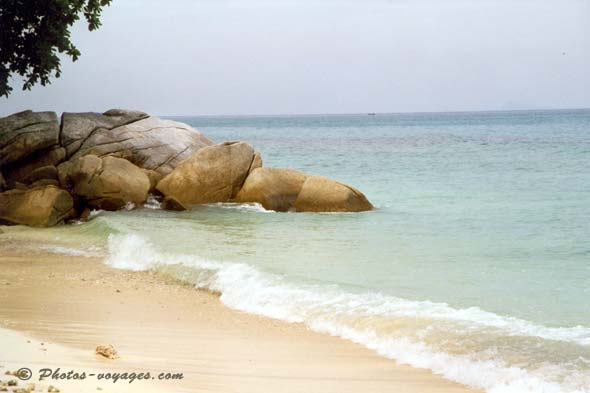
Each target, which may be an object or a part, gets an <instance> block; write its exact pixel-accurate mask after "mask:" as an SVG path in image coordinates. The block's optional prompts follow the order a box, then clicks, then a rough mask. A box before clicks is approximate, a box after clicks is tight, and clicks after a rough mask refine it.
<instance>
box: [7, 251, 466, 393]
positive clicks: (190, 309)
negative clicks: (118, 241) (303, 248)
mask: <svg viewBox="0 0 590 393" xmlns="http://www.w3.org/2000/svg"><path fill="white" fill-rule="evenodd" d="M0 326H1V327H2V328H3V329H0V380H2V381H7V380H9V379H15V378H14V377H10V376H7V375H4V373H5V371H14V370H16V369H18V368H20V367H28V368H30V369H31V370H32V371H33V376H32V378H31V380H30V381H28V382H27V383H31V382H33V383H35V384H36V386H35V388H36V389H37V390H39V389H43V391H45V392H46V391H47V388H48V386H49V385H54V386H56V387H58V388H60V389H61V390H62V392H66V393H67V392H96V391H97V389H99V390H98V391H104V392H115V391H136V392H151V391H154V392H158V391H159V392H240V393H245V392H264V393H270V392H281V393H282V392H305V393H313V392H338V393H346V392H362V393H369V392H396V393H405V392H408V393H413V392H416V393H428V392H443V393H451V392H456V393H459V392H469V391H473V390H470V389H467V388H465V387H462V386H460V385H458V384H455V383H452V382H449V381H446V380H444V379H442V378H441V377H438V376H435V375H433V374H432V373H431V372H429V371H427V370H419V369H414V368H411V367H407V366H401V365H397V364H396V363H395V362H393V361H392V360H388V359H384V358H381V357H379V356H377V355H376V354H374V353H373V352H371V351H369V350H368V349H365V348H363V347H361V346H359V345H356V344H353V343H350V342H348V341H345V340H341V339H339V338H335V337H330V336H326V335H322V334H317V333H314V332H310V331H309V330H307V329H306V328H305V327H304V326H302V325H300V324H288V323H285V322H281V321H275V320H272V319H268V318H262V317H257V316H252V315H248V314H244V313H241V312H238V311H234V310H231V309H228V308H226V307H225V306H223V305H222V304H221V302H220V301H219V299H218V297H217V296H216V295H214V294H211V293H208V292H205V291H201V290H197V289H195V288H193V287H192V286H189V285H185V284H182V283H180V282H178V281H176V280H173V279H167V278H165V277H162V276H160V275H155V274H152V273H147V272H130V271H123V270H116V269H112V268H109V267H107V266H105V265H103V264H102V263H101V262H100V260H98V259H93V258H82V257H71V256H63V255H55V254H48V253H30V252H29V251H27V253H26V254H25V255H22V253H19V252H15V251H6V249H3V248H2V247H1V244H0ZM42 343H43V344H42ZM99 344H112V345H113V346H114V347H115V348H116V349H117V350H118V352H119V355H120V358H119V359H116V360H107V359H104V358H101V357H100V356H99V355H96V354H95V353H94V350H95V348H96V346H97V345H99ZM44 367H45V368H51V369H53V370H55V369H56V368H58V367H59V368H61V372H68V371H70V370H75V371H77V372H86V374H87V378H86V379H85V380H83V381H80V380H70V381H64V380H51V379H47V380H45V381H43V382H42V383H39V382H38V377H39V369H41V368H44ZM106 372H116V373H123V372H136V373H140V372H144V373H145V372H150V376H152V377H156V379H151V378H150V379H149V380H142V381H137V380H136V381H134V382H133V383H131V384H130V383H128V382H126V381H118V382H117V383H112V382H109V381H105V380H101V381H98V380H97V379H96V376H94V377H93V376H88V374H90V373H95V374H98V373H106ZM162 372H171V373H183V376H184V378H183V379H182V380H164V381H159V380H158V379H157V377H158V375H159V373H162ZM27 383H25V382H19V387H23V386H26V385H27ZM0 389H1V388H0Z"/></svg>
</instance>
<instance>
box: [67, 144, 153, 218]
mask: <svg viewBox="0 0 590 393" xmlns="http://www.w3.org/2000/svg"><path fill="white" fill-rule="evenodd" d="M58 175H59V181H60V184H61V186H62V187H63V188H65V189H67V190H70V192H71V193H72V194H74V195H75V196H76V197H78V198H80V199H81V200H82V201H83V203H84V205H85V206H88V207H89V208H93V209H103V210H118V209H120V208H122V207H124V206H125V205H126V204H127V203H129V202H132V203H134V204H141V203H144V202H145V201H146V199H147V194H148V191H149V189H150V180H149V178H148V176H147V175H146V174H145V172H144V171H143V170H142V169H140V168H138V167H137V166H135V165H133V164H132V163H130V162H129V161H127V160H125V159H122V158H118V157H112V156H106V157H102V158H101V157H97V156H95V155H87V156H83V157H80V158H77V159H74V160H70V161H66V162H64V163H63V164H61V165H60V166H59V167H58Z"/></svg>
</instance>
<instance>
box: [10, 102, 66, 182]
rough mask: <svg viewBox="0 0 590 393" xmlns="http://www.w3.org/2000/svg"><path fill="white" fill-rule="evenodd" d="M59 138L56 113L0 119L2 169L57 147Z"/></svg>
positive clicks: (39, 113) (28, 113)
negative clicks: (49, 148)
mask: <svg viewBox="0 0 590 393" xmlns="http://www.w3.org/2000/svg"><path fill="white" fill-rule="evenodd" d="M58 138H59V123H58V121H57V115H56V114H55V113H54V112H33V111H24V112H19V113H15V114H13V115H10V116H7V117H3V118H0V167H4V166H6V165H7V164H10V163H13V162H15V161H18V160H21V159H23V158H25V157H28V156H30V155H31V154H33V153H35V152H36V151H38V150H41V149H45V148H48V147H50V146H53V145H57V143H58ZM5 174H6V173H5Z"/></svg>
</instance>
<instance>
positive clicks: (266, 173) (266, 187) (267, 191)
mask: <svg viewBox="0 0 590 393" xmlns="http://www.w3.org/2000/svg"><path fill="white" fill-rule="evenodd" d="M306 179H307V175H306V174H305V173H303V172H299V171H296V170H293V169H284V168H257V169H255V170H253V171H252V173H251V174H250V175H249V176H248V178H247V179H246V181H245V182H244V185H243V186H242V189H241V190H240V192H239V193H238V194H237V196H236V199H235V201H236V202H242V203H243V202H257V203H260V204H261V205H262V206H263V207H264V208H265V209H267V210H274V211H278V212H286V211H289V210H293V209H294V206H295V201H296V199H297V196H298V195H299V192H300V191H301V187H303V183H304V182H305V180H306Z"/></svg>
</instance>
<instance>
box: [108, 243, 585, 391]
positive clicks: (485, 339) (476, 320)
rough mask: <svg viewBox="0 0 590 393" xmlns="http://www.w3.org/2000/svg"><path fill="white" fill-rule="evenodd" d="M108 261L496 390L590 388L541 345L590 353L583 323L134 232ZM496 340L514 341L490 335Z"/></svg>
mask: <svg viewBox="0 0 590 393" xmlns="http://www.w3.org/2000/svg"><path fill="white" fill-rule="evenodd" d="M106 263H107V264H109V265H110V266H113V267H116V268H122V269H131V270H156V271H161V272H163V273H166V274H172V275H174V276H176V277H177V278H180V279H183V280H185V281H188V282H191V283H192V284H194V285H196V286H197V287H199V288H203V289H207V290H210V291H214V292H217V293H219V294H220V299H221V301H222V302H223V303H224V304H225V305H227V306H229V307H231V308H234V309H238V310H241V311H245V312H249V313H252V314H258V315H263V316H267V317H271V318H276V319H281V320H284V321H287V322H299V323H303V324H305V325H306V326H308V327H309V328H310V329H312V330H315V331H317V332H322V333H328V334H331V335H334V336H338V337H342V338H345V339H348V340H350V341H353V342H356V343H359V344H362V345H364V346H365V347H367V348H369V349H372V350H374V351H375V352H377V353H378V354H380V355H381V356H384V357H387V358H390V359H394V360H396V361H397V362H399V363H404V364H408V365H411V366H414V367H419V368H427V369H430V370H432V371H433V372H434V373H436V374H439V375H442V376H444V377H445V378H447V379H450V380H453V381H456V382H459V383H462V384H465V385H468V386H471V387H475V388H481V389H484V390H485V391H487V392H490V393H515V392H535V393H538V392H544V393H554V392H555V393H557V392H567V393H587V392H590V369H589V368H588V364H587V363H586V362H587V361H588V360H587V359H586V358H585V357H584V356H582V355H579V358H578V359H576V358H575V357H573V358H571V359H565V360H563V359H562V360H559V359H555V360H551V361H549V360H548V359H547V357H546V356H545V355H546V354H545V353H543V348H544V347H545V346H548V347H550V349H551V350H552V351H554V349H555V348H554V346H555V345H557V344H560V343H561V344H560V345H563V346H564V347H563V348H567V349H568V350H571V349H572V348H573V349H574V350H575V351H578V352H575V351H574V353H582V354H583V353H588V350H587V347H588V346H590V329H588V328H586V327H583V326H576V327H561V328H553V327H546V326H542V325H536V324H533V323H531V322H529V321H525V320H521V319H518V318H513V317H504V316H501V315H497V314H494V313H490V312H487V311H484V310H481V309H479V308H476V307H472V308H466V309H456V308H453V307H451V306H449V305H447V304H444V303H436V302H429V301H412V300H406V299H401V298H397V297H394V296H389V295H385V294H382V293H377V292H366V293H352V292H347V291H345V290H343V289H341V288H339V287H337V286H335V285H328V284H309V283H297V284H295V283H293V282H290V281H288V280H287V279H286V277H283V276H280V275H276V274H270V273H266V272H262V271H259V270H257V269H255V268H253V267H252V266H249V265H246V264H242V263H227V262H218V261H210V260H206V259H202V258H199V257H196V256H192V255H174V254H168V253H163V252H159V251H158V250H156V249H155V248H154V247H153V246H152V244H151V243H149V242H148V241H146V240H145V239H144V238H142V237H140V236H138V235H135V234H125V235H110V236H109V239H108V258H107V260H106ZM474 342H475V345H474ZM490 342H492V343H498V342H503V343H505V342H507V343H508V344H503V346H499V345H498V346H494V345H496V344H494V345H488V346H487V347H486V346H485V345H484V344H485V343H490ZM449 343H450V344H452V345H450V344H449ZM511 345H513V346H515V347H514V348H516V349H517V352H519V351H520V352H519V353H518V354H517V355H518V356H517V358H520V360H519V361H514V360H513V359H512V358H511V357H510V356H509V354H510V352H509V351H508V350H507V348H508V347H510V346H511ZM525 350H527V351H530V353H527V354H526V356H528V357H529V359H527V360H526V361H523V360H522V356H523V354H522V351H525ZM535 351H537V352H535ZM539 351H540V352H539ZM551 353H552V352H551ZM535 355H538V357H539V359H535ZM585 361H586V362H585Z"/></svg>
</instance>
